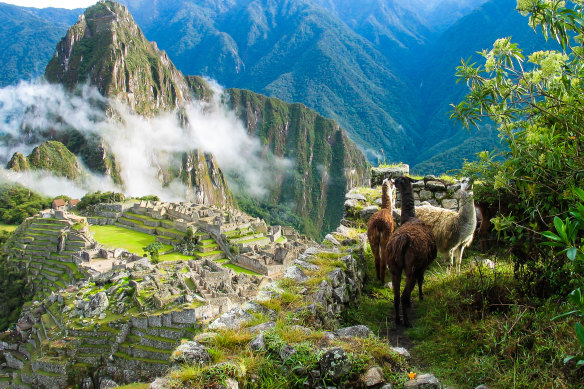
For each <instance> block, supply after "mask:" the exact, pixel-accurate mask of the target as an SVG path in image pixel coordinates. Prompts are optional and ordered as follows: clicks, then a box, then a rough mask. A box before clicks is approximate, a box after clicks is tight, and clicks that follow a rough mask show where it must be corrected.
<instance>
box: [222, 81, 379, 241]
mask: <svg viewBox="0 0 584 389" xmlns="http://www.w3.org/2000/svg"><path fill="white" fill-rule="evenodd" d="M228 94H229V102H230V105H231V107H232V108H233V109H234V110H235V111H236V113H237V115H238V116H239V117H240V118H241V119H242V120H243V122H244V124H245V126H246V128H247V130H248V132H249V133H250V134H252V135H254V136H256V137H259V138H260V139H261V141H262V144H264V145H265V147H266V148H269V149H270V150H271V151H272V153H273V154H274V155H276V156H278V157H283V158H288V159H290V160H293V161H294V163H295V166H294V168H293V169H292V171H290V172H288V173H287V174H283V175H281V176H280V177H278V180H279V182H278V185H276V186H275V189H273V190H272V192H271V193H270V199H269V201H268V203H270V204H286V203H293V204H295V209H294V210H293V213H294V214H295V215H297V217H298V216H300V217H301V218H304V219H306V220H308V221H309V223H307V225H306V226H304V231H302V232H305V233H306V232H309V233H310V234H311V235H313V237H314V238H316V237H318V238H319V239H321V238H322V237H323V236H324V234H325V233H326V232H328V231H332V230H334V229H335V228H336V227H337V226H338V225H339V222H340V220H341V218H342V216H343V215H342V204H343V202H344V194H345V193H346V192H347V191H348V190H349V189H350V188H352V187H355V186H362V185H367V184H368V182H369V164H368V163H367V160H366V159H365V156H364V155H363V153H362V152H361V151H360V150H359V149H358V148H357V146H356V145H355V143H353V141H351V140H350V139H349V137H348V136H347V134H346V132H345V131H344V130H343V129H342V128H340V127H339V125H338V124H337V123H336V122H335V121H333V120H331V119H327V118H325V117H323V116H321V115H319V114H317V113H316V112H315V111H313V110H311V109H309V108H307V107H306V106H304V105H302V104H288V103H286V102H284V101H282V100H279V99H276V98H271V97H266V96H262V95H259V94H257V93H254V92H251V91H248V90H241V89H230V90H228ZM311 230H312V231H316V232H317V234H316V236H315V234H314V233H313V232H312V231H311Z"/></svg>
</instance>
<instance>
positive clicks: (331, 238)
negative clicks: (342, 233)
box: [324, 234, 341, 246]
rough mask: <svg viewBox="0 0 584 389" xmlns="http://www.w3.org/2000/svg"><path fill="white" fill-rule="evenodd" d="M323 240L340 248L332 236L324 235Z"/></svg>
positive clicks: (339, 243)
mask: <svg viewBox="0 0 584 389" xmlns="http://www.w3.org/2000/svg"><path fill="white" fill-rule="evenodd" d="M324 240H326V241H328V242H331V243H332V244H334V245H335V246H340V245H341V242H339V241H338V240H337V238H335V237H334V236H332V234H326V236H325V237H324Z"/></svg>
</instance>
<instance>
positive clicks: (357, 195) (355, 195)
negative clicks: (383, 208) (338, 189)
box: [345, 193, 367, 201]
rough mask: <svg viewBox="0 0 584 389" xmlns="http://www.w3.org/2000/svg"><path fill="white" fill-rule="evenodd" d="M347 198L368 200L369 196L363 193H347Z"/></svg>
mask: <svg viewBox="0 0 584 389" xmlns="http://www.w3.org/2000/svg"><path fill="white" fill-rule="evenodd" d="M345 200H357V201H367V198H366V197H365V196H363V195H362V194H361V193H347V194H346V195H345Z"/></svg>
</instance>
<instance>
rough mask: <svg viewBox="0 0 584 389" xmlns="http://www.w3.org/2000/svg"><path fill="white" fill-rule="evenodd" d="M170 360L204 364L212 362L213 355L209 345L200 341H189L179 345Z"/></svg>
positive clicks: (181, 362)
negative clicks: (209, 350)
mask: <svg viewBox="0 0 584 389" xmlns="http://www.w3.org/2000/svg"><path fill="white" fill-rule="evenodd" d="M170 360H171V362H173V363H180V364H189V365H194V364H197V365H204V364H207V363H209V362H211V355H210V354H209V352H208V351H207V347H205V346H203V345H202V344H200V343H199V342H195V341H189V342H184V343H183V344H181V345H180V346H178V347H177V348H176V349H175V350H174V351H173V352H172V354H171V356H170Z"/></svg>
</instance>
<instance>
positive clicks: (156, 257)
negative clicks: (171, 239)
mask: <svg viewBox="0 0 584 389" xmlns="http://www.w3.org/2000/svg"><path fill="white" fill-rule="evenodd" d="M163 247H164V245H163V244H162V243H160V242H154V243H150V244H149V245H148V246H145V247H142V250H144V252H145V253H148V254H150V259H151V260H152V263H154V264H156V263H158V262H160V250H161V249H162V248H163Z"/></svg>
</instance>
